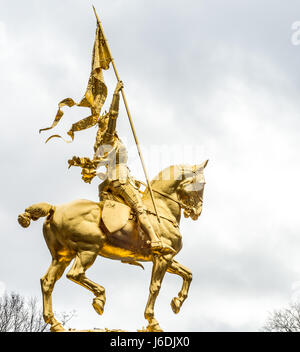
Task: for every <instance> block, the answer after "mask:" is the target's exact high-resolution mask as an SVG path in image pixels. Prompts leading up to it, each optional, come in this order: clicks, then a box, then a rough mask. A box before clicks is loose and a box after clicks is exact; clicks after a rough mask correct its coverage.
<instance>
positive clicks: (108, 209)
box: [102, 200, 131, 233]
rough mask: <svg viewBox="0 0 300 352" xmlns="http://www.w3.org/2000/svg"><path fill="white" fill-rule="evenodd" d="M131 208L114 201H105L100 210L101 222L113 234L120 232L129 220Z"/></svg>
mask: <svg viewBox="0 0 300 352" xmlns="http://www.w3.org/2000/svg"><path fill="white" fill-rule="evenodd" d="M130 214H131V208H130V207H129V206H127V205H126V204H123V203H120V202H116V201H115V200H105V201H104V202H103V209H102V221H103V224H104V226H105V227H106V229H107V230H108V231H109V232H110V233H113V232H115V231H118V230H121V229H122V228H123V227H124V226H125V225H126V224H127V221H128V219H129V218H130Z"/></svg>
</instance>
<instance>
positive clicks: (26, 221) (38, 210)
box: [18, 203, 55, 227]
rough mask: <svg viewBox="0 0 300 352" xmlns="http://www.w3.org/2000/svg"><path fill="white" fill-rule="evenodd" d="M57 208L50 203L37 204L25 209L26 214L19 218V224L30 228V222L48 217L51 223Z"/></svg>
mask: <svg viewBox="0 0 300 352" xmlns="http://www.w3.org/2000/svg"><path fill="white" fill-rule="evenodd" d="M54 211H55V207H54V206H53V205H51V204H49V203H37V204H33V205H31V206H30V207H28V208H26V209H25V213H22V214H20V215H19V216H18V222H19V224H20V225H21V226H22V227H28V226H29V225H30V220H34V221H36V220H38V219H39V218H41V217H45V216H47V220H48V221H49V220H50V219H51V217H52V215H53V214H54Z"/></svg>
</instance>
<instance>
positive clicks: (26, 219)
mask: <svg viewBox="0 0 300 352" xmlns="http://www.w3.org/2000/svg"><path fill="white" fill-rule="evenodd" d="M207 162H208V160H206V161H205V162H204V163H202V164H199V165H192V166H187V165H175V166H170V167H168V168H166V169H164V170H163V171H161V172H160V173H159V174H158V176H157V177H155V179H154V180H152V182H151V186H152V188H153V191H154V193H155V200H156V204H157V209H158V214H159V219H158V218H157V216H156V214H155V213H154V211H153V207H152V202H151V197H150V192H149V191H148V189H147V188H146V189H145V192H144V194H143V202H144V204H145V206H146V207H147V209H148V214H149V217H150V219H151V222H152V225H153V227H154V230H155V231H156V233H157V234H158V235H159V237H160V238H161V240H162V241H163V242H164V243H165V244H167V245H169V246H171V247H172V248H173V249H174V250H175V252H176V253H174V254H167V255H158V254H153V253H152V252H151V250H150V248H149V245H148V244H147V243H148V242H147V238H145V236H144V234H143V232H142V230H141V229H140V228H139V226H138V224H137V222H136V219H134V217H133V218H129V219H128V221H127V223H126V224H125V225H124V226H123V227H122V228H121V229H119V230H118V231H115V232H114V233H109V231H108V230H107V229H106V228H105V226H103V221H102V209H103V208H102V206H103V205H102V203H103V202H101V201H100V202H93V201H89V200H75V201H72V202H70V203H67V204H63V205H57V206H53V205H50V204H48V203H38V204H34V205H31V206H30V207H28V208H27V209H26V210H25V213H22V214H20V215H19V217H18V221H19V223H20V225H22V226H23V227H28V226H29V225H30V220H37V219H39V218H40V217H46V219H45V222H44V225H43V234H44V238H45V241H46V243H47V246H48V248H49V251H50V253H51V256H52V262H51V264H50V267H49V269H48V271H47V273H46V274H45V275H44V276H43V277H42V278H41V288H42V295H43V317H44V320H45V322H46V323H48V324H50V326H51V331H64V328H63V326H62V325H61V323H60V322H58V321H57V320H56V319H55V317H54V314H53V310H52V291H53V288H54V285H55V282H56V281H57V280H58V279H59V278H60V277H61V276H62V274H63V273H64V271H65V269H66V268H67V266H68V265H69V264H70V262H71V261H72V260H73V259H74V262H73V265H72V267H71V269H70V270H69V272H68V273H67V275H66V276H67V278H68V279H70V280H72V281H74V282H75V283H77V284H80V285H81V286H83V287H85V288H87V289H88V290H90V291H91V292H93V294H94V295H95V298H94V299H93V307H94V309H95V310H96V312H97V313H98V314H100V315H101V314H102V313H103V310H104V305H105V289H104V287H102V286H101V285H99V284H97V283H95V282H93V281H91V280H90V279H88V278H87V277H86V270H87V269H88V268H89V267H91V266H92V265H93V263H94V261H95V259H96V258H97V256H98V255H100V256H103V257H106V258H110V259H115V260H120V261H122V262H124V263H129V264H135V265H140V266H142V265H141V264H140V262H145V261H146V262H148V261H152V263H153V267H152V276H151V283H150V290H149V291H150V292H149V297H148V301H147V304H146V308H145V312H144V316H145V319H146V320H148V326H147V330H148V331H162V330H161V328H160V326H159V323H158V322H157V320H156V319H155V316H154V305H155V301H156V298H157V296H158V294H159V290H160V287H161V283H162V280H163V278H164V275H165V273H166V272H169V273H172V274H176V275H179V276H181V277H182V279H183V284H182V288H181V290H180V292H179V293H178V296H177V297H174V298H173V299H172V301H171V307H172V310H173V312H174V313H178V312H179V311H180V308H181V306H182V304H183V302H184V301H185V299H186V298H187V295H188V290H189V286H190V283H191V281H192V273H191V271H190V270H189V269H187V268H186V267H184V266H183V265H181V264H180V263H178V262H177V261H175V260H174V256H175V255H176V254H177V253H178V252H179V251H180V250H181V248H182V236H181V234H180V231H179V224H180V218H181V210H183V211H184V216H185V217H191V218H192V219H193V220H197V219H198V217H199V216H200V214H201V212H202V203H203V190H204V185H205V180H204V174H203V171H204V168H205V166H206V165H207ZM115 216H116V217H117V216H118V215H117V214H116V215H115Z"/></svg>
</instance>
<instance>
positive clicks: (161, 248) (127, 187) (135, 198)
mask: <svg viewBox="0 0 300 352" xmlns="http://www.w3.org/2000/svg"><path fill="white" fill-rule="evenodd" d="M114 189H115V191H116V192H117V193H119V194H120V195H121V196H122V197H123V198H124V200H125V202H126V203H127V204H128V205H129V206H130V207H131V208H132V209H133V210H134V211H135V212H136V214H137V217H138V221H139V223H140V225H141V228H142V230H143V231H144V232H145V233H146V234H147V235H148V236H149V238H150V246H151V249H152V251H153V252H157V253H160V254H169V253H175V251H174V249H173V248H171V247H169V246H168V245H165V244H163V243H162V242H161V240H160V238H159V237H158V236H157V234H156V233H155V231H154V229H153V226H152V225H151V222H150V220H149V218H148V216H147V214H146V211H145V207H144V204H143V202H142V200H141V197H140V195H139V193H138V191H137V190H136V189H135V188H134V187H133V186H132V185H131V184H130V183H129V182H127V183H126V184H124V185H123V184H120V183H119V182H118V183H117V186H115V187H114Z"/></svg>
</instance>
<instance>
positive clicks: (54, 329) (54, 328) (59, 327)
mask: <svg viewBox="0 0 300 352" xmlns="http://www.w3.org/2000/svg"><path fill="white" fill-rule="evenodd" d="M50 331H51V332H63V331H66V330H65V329H64V327H63V326H62V325H61V323H55V324H53V325H51V328H50Z"/></svg>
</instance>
